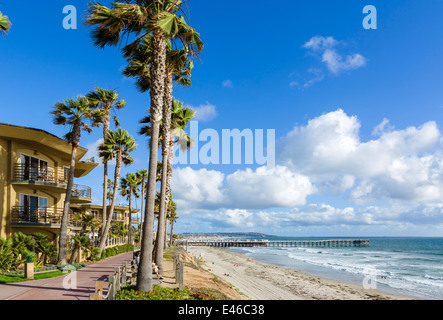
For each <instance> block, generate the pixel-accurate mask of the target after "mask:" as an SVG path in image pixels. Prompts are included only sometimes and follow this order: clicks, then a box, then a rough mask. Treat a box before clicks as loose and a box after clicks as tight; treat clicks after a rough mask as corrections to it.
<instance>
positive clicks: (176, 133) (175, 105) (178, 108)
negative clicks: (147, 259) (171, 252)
mask: <svg viewBox="0 0 443 320" xmlns="http://www.w3.org/2000/svg"><path fill="white" fill-rule="evenodd" d="M194 115H195V112H194V111H192V110H191V109H190V108H188V107H186V108H184V107H183V103H182V102H180V101H178V100H175V99H173V100H172V108H171V121H170V123H171V130H170V132H169V134H170V140H169V144H166V143H165V142H164V139H163V137H164V134H163V131H161V132H160V135H159V142H160V143H161V144H162V146H167V145H169V150H168V154H167V158H165V160H166V161H162V162H161V163H162V165H161V171H160V172H161V174H160V176H161V178H160V179H159V180H160V181H162V182H163V181H166V183H165V190H164V191H165V192H164V193H165V196H164V201H165V202H166V201H167V202H168V203H169V197H170V194H171V179H172V164H173V157H174V153H173V150H174V144H175V143H177V144H179V146H180V149H182V150H183V151H185V150H186V149H189V148H191V147H192V146H193V140H192V139H191V137H189V135H188V134H187V133H186V132H185V131H184V129H185V128H186V126H187V125H188V123H189V122H190V121H191V119H192V118H193V117H194ZM139 122H140V123H142V124H144V125H143V126H142V127H141V128H140V130H139V134H142V135H146V136H150V135H151V132H152V128H151V126H150V117H149V116H146V117H144V118H143V119H141V120H140V121H139ZM165 163H166V164H167V165H166V166H165V167H166V169H165V170H164V169H163V168H164V167H163V166H164V164H165ZM159 169H160V168H158V169H157V173H159ZM164 172H166V178H164V177H163V173H164ZM162 186H163V184H162ZM159 201H160V200H159ZM161 203H164V202H163V201H162V202H161ZM159 212H160V209H159ZM159 215H160V216H161V217H162V218H165V215H162V214H161V213H159ZM162 235H163V237H162V238H159V237H161V236H162ZM165 238H166V226H165V228H161V226H160V219H159V227H158V232H157V239H156V241H155V248H154V251H153V252H154V253H155V255H154V256H155V257H156V259H158V260H156V263H157V261H160V262H161V261H162V256H163V255H162V254H157V252H158V251H161V249H160V250H157V249H158V247H159V246H162V247H163V248H165V246H166V241H162V240H161V239H165ZM158 265H159V264H158ZM159 266H160V265H159ZM159 269H160V268H159Z"/></svg>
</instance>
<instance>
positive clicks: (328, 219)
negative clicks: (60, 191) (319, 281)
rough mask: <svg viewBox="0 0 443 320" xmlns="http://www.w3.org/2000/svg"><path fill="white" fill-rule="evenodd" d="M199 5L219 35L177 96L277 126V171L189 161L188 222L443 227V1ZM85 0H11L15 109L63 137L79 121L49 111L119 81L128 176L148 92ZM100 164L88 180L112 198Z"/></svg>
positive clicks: (413, 230)
mask: <svg viewBox="0 0 443 320" xmlns="http://www.w3.org/2000/svg"><path fill="white" fill-rule="evenodd" d="M102 3H103V4H108V3H109V1H103V2H102ZM368 4H370V5H374V6H375V7H376V9H377V29H376V30H366V29H364V28H363V26H362V21H363V19H364V17H365V16H366V15H365V14H363V13H362V10H363V7H364V6H366V5H368ZM65 5H74V6H75V7H76V9H77V15H78V28H77V29H76V30H65V29H64V28H63V19H64V17H65V16H66V15H65V14H63V13H62V11H63V7H64V6H65ZM188 7H189V11H190V18H191V25H192V26H194V27H195V28H196V29H197V31H199V32H200V33H201V37H202V39H203V41H204V43H205V48H204V51H203V52H202V54H201V56H200V58H201V62H198V61H196V62H195V68H194V71H193V75H192V81H193V85H192V87H190V88H179V87H177V88H175V89H174V96H175V97H176V98H177V99H179V100H181V101H183V102H184V103H185V104H188V105H190V106H192V107H194V108H196V109H197V110H199V111H200V115H201V116H202V117H203V115H205V117H203V118H201V119H200V121H199V128H200V129H204V128H212V129H215V130H217V132H220V134H221V130H222V129H233V128H239V129H252V130H254V129H274V130H275V135H276V140H277V141H276V163H277V169H275V170H274V171H272V170H268V171H267V170H265V169H264V168H262V169H260V165H256V164H254V165H250V166H249V165H210V166H204V165H201V164H200V165H192V166H177V167H176V174H175V175H174V184H173V187H175V190H174V189H173V193H174V198H175V199H176V200H177V203H178V205H179V215H180V220H179V223H178V224H177V227H176V230H177V232H193V231H195V232H204V231H261V232H265V233H272V234H281V235H294V236H296V235H303V236H310V235H312V236H329V235H331V236H334V235H349V236H354V235H362V236H363V235H368V236H369V235H404V236H408V235H411V236H412V235H417V236H424V235H431V236H438V235H441V234H442V230H443V229H442V228H443V202H442V201H441V199H443V197H442V196H443V156H442V135H441V132H440V127H441V125H442V124H441V122H442V121H441V119H442V114H443V91H442V90H441V84H442V83H443V81H442V80H443V64H442V63H441V56H442V53H443V43H442V42H441V41H440V39H442V36H443V28H442V22H441V19H440V15H441V12H442V10H443V2H442V1H437V0H432V1H431V0H429V1H425V2H424V1H399V0H395V1H394V0H393V1H389V2H387V1H370V2H368V1H359V0H358V1H356V0H353V1H344V0H343V1H326V0H322V1H315V0H314V1H273V2H272V3H270V2H267V1H266V2H265V1H243V2H240V3H239V2H238V1H231V0H228V1H223V3H220V2H218V3H214V2H212V1H203V0H191V1H189V3H188ZM85 9H86V2H84V1H72V2H67V1H60V0H47V1H45V2H44V5H42V4H38V3H35V2H34V1H21V2H20V3H17V2H16V1H2V3H0V11H2V12H3V13H4V14H6V15H8V16H9V18H10V20H11V22H12V23H13V26H12V29H11V31H10V33H9V34H8V36H7V37H4V38H1V39H0V48H1V50H0V68H1V77H0V79H1V80H0V81H1V85H0V88H1V89H0V92H1V101H0V116H1V117H0V122H6V123H11V124H16V125H23V126H30V127H36V128H41V129H44V130H47V131H49V132H51V133H54V134H56V135H59V136H62V135H63V134H64V133H65V131H66V128H63V127H59V126H55V125H53V124H52V122H51V117H50V116H49V112H50V111H51V108H52V106H53V105H54V104H55V103H56V102H57V101H63V100H65V99H67V98H71V97H75V96H77V95H81V94H86V93H87V92H89V91H90V90H92V89H93V88H94V86H96V85H98V86H100V87H103V88H108V89H116V90H117V91H118V92H119V94H120V97H121V98H123V99H125V100H126V101H127V107H126V108H125V109H124V110H122V111H119V112H118V116H119V118H120V121H121V125H122V127H123V128H125V129H127V130H128V131H130V133H131V134H133V135H134V137H135V138H136V139H137V142H138V144H139V147H138V149H137V151H136V152H134V155H133V156H134V158H135V159H136V162H135V163H134V164H133V165H132V166H131V167H128V168H125V169H124V170H123V174H125V173H126V172H133V171H136V170H138V169H140V168H146V167H147V154H148V150H147V142H146V140H145V139H144V138H143V137H141V136H139V135H137V129H138V127H139V125H138V120H139V119H140V118H141V117H142V116H143V115H144V114H145V111H146V109H147V108H148V101H149V95H148V94H141V93H139V92H138V91H137V89H136V88H135V86H134V85H133V81H132V80H128V79H125V78H124V77H123V76H122V75H121V69H122V68H123V67H124V66H125V60H124V59H123V58H122V57H121V53H120V51H119V50H118V48H106V49H104V50H100V49H97V48H95V47H94V46H93V44H92V42H91V39H90V31H91V29H90V28H89V27H87V26H85V25H83V24H82V23H81V22H82V20H83V18H84V14H85V13H84V12H85ZM204 110H206V111H207V113H204V112H203V111H204ZM375 128H378V129H375ZM100 134H101V130H96V132H94V133H92V134H90V135H87V134H83V136H82V139H81V145H82V146H84V147H91V149H93V146H95V145H96V144H97V140H98V139H99V138H100ZM260 170H261V171H260ZM101 174H102V172H101V169H100V168H97V169H96V170H94V172H92V173H91V174H90V175H89V176H88V177H85V178H82V179H79V180H78V181H77V183H80V184H86V185H90V186H91V187H92V188H93V196H94V198H95V199H96V200H97V201H99V199H100V194H101V191H100V188H101V183H98V182H97V181H100V177H101Z"/></svg>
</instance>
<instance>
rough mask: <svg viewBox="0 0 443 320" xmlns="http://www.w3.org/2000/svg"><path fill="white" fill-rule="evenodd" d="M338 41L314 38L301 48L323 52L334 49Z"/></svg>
mask: <svg viewBox="0 0 443 320" xmlns="http://www.w3.org/2000/svg"><path fill="white" fill-rule="evenodd" d="M338 43H339V42H338V41H337V40H335V39H334V38H333V37H326V38H325V37H322V36H314V37H312V38H311V39H309V41H307V42H306V43H305V44H304V45H303V46H302V47H303V48H305V49H311V50H312V51H324V50H326V49H329V48H334V47H336V46H337V45H338Z"/></svg>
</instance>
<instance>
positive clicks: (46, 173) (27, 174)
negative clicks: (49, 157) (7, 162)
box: [13, 163, 68, 184]
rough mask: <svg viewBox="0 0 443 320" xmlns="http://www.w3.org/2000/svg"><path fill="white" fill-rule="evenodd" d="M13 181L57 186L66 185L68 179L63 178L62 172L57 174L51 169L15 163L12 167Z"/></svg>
mask: <svg viewBox="0 0 443 320" xmlns="http://www.w3.org/2000/svg"><path fill="white" fill-rule="evenodd" d="M13 179H14V180H24V181H40V182H48V183H57V184H67V183H68V178H67V177H65V174H64V172H63V171H62V170H59V173H56V170H55V169H54V168H51V167H46V168H37V167H32V166H30V165H25V164H23V163H17V164H15V165H14V173H13Z"/></svg>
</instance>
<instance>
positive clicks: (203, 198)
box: [171, 167, 225, 209]
mask: <svg viewBox="0 0 443 320" xmlns="http://www.w3.org/2000/svg"><path fill="white" fill-rule="evenodd" d="M224 177H225V175H224V174H223V173H222V172H219V171H215V170H207V169H200V170H193V169H192V168H190V167H185V168H175V169H174V171H173V175H172V182H171V188H172V193H173V195H174V200H175V201H176V202H177V206H180V207H181V208H183V209H190V208H192V209H197V208H210V207H214V206H217V205H220V204H222V203H223V202H224V201H225V196H224V195H223V191H222V187H223V180H224Z"/></svg>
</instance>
